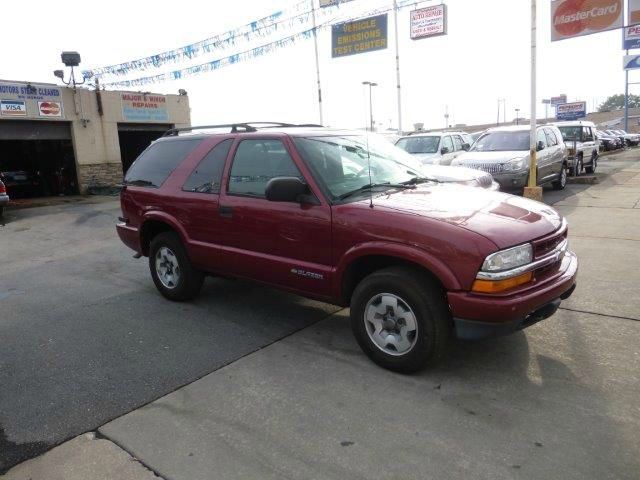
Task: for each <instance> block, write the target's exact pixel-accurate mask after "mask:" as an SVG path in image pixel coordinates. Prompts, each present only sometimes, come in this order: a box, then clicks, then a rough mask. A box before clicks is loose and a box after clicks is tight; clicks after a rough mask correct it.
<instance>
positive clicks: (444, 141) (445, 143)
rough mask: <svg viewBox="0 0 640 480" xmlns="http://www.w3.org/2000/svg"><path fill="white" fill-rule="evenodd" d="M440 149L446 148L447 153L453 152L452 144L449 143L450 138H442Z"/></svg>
mask: <svg viewBox="0 0 640 480" xmlns="http://www.w3.org/2000/svg"><path fill="white" fill-rule="evenodd" d="M442 148H448V149H449V153H451V152H453V142H452V141H451V137H449V136H447V137H443V138H442Z"/></svg>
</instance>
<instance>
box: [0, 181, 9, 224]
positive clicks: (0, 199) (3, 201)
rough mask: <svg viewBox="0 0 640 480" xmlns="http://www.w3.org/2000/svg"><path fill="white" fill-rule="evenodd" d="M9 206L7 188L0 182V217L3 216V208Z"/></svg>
mask: <svg viewBox="0 0 640 480" xmlns="http://www.w3.org/2000/svg"><path fill="white" fill-rule="evenodd" d="M8 204H9V195H7V187H5V185H4V183H2V180H0V217H2V215H3V214H4V207H6V206H7V205H8Z"/></svg>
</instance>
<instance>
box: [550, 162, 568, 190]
mask: <svg viewBox="0 0 640 480" xmlns="http://www.w3.org/2000/svg"><path fill="white" fill-rule="evenodd" d="M552 185H553V188H554V189H556V190H564V187H566V186H567V164H566V163H563V164H562V168H561V169H560V175H559V176H558V180H556V181H555V182H553V183H552Z"/></svg>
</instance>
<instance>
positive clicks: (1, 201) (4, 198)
mask: <svg viewBox="0 0 640 480" xmlns="http://www.w3.org/2000/svg"><path fill="white" fill-rule="evenodd" d="M8 203H9V195H0V207H4V206H5V205H7V204H8Z"/></svg>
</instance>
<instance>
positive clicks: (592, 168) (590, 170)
mask: <svg viewBox="0 0 640 480" xmlns="http://www.w3.org/2000/svg"><path fill="white" fill-rule="evenodd" d="M596 168H598V154H597V153H595V152H594V153H593V154H592V155H591V165H589V166H588V167H584V170H585V172H587V173H596Z"/></svg>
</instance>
